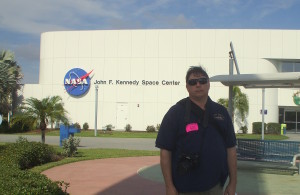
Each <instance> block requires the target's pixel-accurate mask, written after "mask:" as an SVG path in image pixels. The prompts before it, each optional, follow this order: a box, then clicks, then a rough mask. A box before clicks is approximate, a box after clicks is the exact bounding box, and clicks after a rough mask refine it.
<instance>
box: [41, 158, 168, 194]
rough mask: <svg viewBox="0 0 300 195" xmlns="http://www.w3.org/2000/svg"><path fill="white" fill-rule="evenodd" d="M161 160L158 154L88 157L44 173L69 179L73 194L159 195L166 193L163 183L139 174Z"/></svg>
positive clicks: (69, 189) (56, 179)
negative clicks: (97, 158)
mask: <svg viewBox="0 0 300 195" xmlns="http://www.w3.org/2000/svg"><path fill="white" fill-rule="evenodd" d="M158 163H159V157H158V156H150V157H126V158H112V159H102V160H89V161H82V162H76V163H71V164H66V165H62V166H58V167H54V168H52V169H49V170H46V171H44V172H43V174H45V175H46V176H47V177H49V178H50V179H52V180H54V181H60V180H63V181H65V182H69V183H70V187H69V188H68V190H67V191H68V192H69V193H70V194H71V195H76V194H78V195H82V194H85V195H88V194H99V195H100V194H101V195H159V194H164V192H165V189H164V185H163V183H162V182H159V181H155V179H154V180H153V179H147V178H143V177H141V176H140V175H139V174H138V171H139V170H140V169H143V168H147V167H151V166H153V165H158Z"/></svg>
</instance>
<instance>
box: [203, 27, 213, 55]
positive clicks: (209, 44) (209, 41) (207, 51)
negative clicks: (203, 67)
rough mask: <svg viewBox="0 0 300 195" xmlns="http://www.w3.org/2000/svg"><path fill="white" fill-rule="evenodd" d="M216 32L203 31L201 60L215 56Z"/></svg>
mask: <svg viewBox="0 0 300 195" xmlns="http://www.w3.org/2000/svg"><path fill="white" fill-rule="evenodd" d="M215 35H216V31H215V30H203V31H202V32H201V43H200V44H201V58H208V57H214V56H215V45H216V39H215Z"/></svg>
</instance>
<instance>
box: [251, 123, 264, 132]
mask: <svg viewBox="0 0 300 195" xmlns="http://www.w3.org/2000/svg"><path fill="white" fill-rule="evenodd" d="M261 125H262V122H253V123H252V134H261ZM266 126H267V125H266V123H264V132H266Z"/></svg>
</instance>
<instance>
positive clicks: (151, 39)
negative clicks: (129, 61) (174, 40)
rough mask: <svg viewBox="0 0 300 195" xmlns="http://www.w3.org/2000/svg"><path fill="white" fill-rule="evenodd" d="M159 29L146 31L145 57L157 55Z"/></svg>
mask: <svg viewBox="0 0 300 195" xmlns="http://www.w3.org/2000/svg"><path fill="white" fill-rule="evenodd" d="M159 32H160V31H159V30H149V31H146V32H145V34H146V40H145V46H144V47H145V57H148V58H151V57H158V54H159Z"/></svg>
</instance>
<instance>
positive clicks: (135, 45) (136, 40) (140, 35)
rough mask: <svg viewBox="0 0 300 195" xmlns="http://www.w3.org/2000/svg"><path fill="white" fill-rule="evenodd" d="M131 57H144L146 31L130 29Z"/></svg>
mask: <svg viewBox="0 0 300 195" xmlns="http://www.w3.org/2000/svg"><path fill="white" fill-rule="evenodd" d="M131 36H132V48H131V50H132V54H131V55H132V57H133V58H136V57H138V58H141V57H145V42H146V32H145V31H144V30H138V31H132V32H131Z"/></svg>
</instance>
